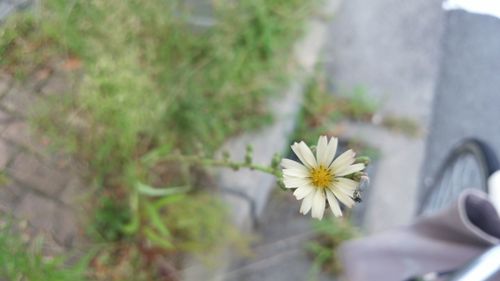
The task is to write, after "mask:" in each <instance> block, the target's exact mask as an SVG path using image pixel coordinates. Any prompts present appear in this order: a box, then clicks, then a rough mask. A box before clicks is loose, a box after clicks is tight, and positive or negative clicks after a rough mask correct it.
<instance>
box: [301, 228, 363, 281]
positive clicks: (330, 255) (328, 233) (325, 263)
mask: <svg viewBox="0 0 500 281" xmlns="http://www.w3.org/2000/svg"><path fill="white" fill-rule="evenodd" d="M313 228H314V232H315V234H316V238H315V240H314V241H312V242H309V243H308V244H307V246H306V247H307V249H308V250H309V252H310V253H311V254H312V255H313V258H314V264H313V268H312V274H313V275H314V274H317V273H318V272H319V271H320V270H324V271H327V272H330V273H335V274H338V273H339V272H341V270H342V267H341V264H340V261H339V259H338V257H337V250H338V247H339V246H340V245H341V244H342V243H343V242H344V241H347V240H350V239H353V238H356V237H357V236H359V231H358V229H357V228H356V227H354V226H353V225H352V224H351V222H350V221H349V220H347V219H337V218H336V219H325V220H321V221H315V222H314V225H313Z"/></svg>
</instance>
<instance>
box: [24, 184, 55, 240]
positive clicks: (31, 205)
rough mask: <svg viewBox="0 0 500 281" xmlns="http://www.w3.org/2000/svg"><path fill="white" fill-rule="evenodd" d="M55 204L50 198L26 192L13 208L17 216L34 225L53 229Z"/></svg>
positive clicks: (44, 228)
mask: <svg viewBox="0 0 500 281" xmlns="http://www.w3.org/2000/svg"><path fill="white" fill-rule="evenodd" d="M57 207H58V206H57V205H56V203H55V202H53V201H52V200H50V199H48V198H45V197H41V196H37V195H35V194H33V193H27V194H26V196H24V197H23V199H22V200H21V202H20V203H19V205H18V206H17V207H16V208H15V210H14V215H15V216H16V217H18V218H22V219H26V220H28V221H29V222H30V223H31V224H32V225H33V226H34V227H36V228H40V229H43V230H45V231H53V230H54V229H55V226H56V220H55V215H56V212H57Z"/></svg>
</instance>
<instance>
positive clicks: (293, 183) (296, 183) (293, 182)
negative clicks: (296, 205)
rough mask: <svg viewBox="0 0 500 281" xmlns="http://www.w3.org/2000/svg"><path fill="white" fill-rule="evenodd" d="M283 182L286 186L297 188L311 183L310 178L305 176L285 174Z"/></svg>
mask: <svg viewBox="0 0 500 281" xmlns="http://www.w3.org/2000/svg"><path fill="white" fill-rule="evenodd" d="M283 183H284V184H285V187H286V188H297V187H301V186H304V185H309V183H310V180H309V179H305V178H297V177H290V176H285V177H283Z"/></svg>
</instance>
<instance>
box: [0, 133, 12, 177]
mask: <svg viewBox="0 0 500 281" xmlns="http://www.w3.org/2000/svg"><path fill="white" fill-rule="evenodd" d="M9 159H10V152H9V147H8V145H7V143H6V142H5V141H3V140H2V139H0V171H2V170H4V169H5V167H6V166H7V163H8V162H9Z"/></svg>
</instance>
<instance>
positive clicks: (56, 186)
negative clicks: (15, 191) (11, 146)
mask: <svg viewBox="0 0 500 281" xmlns="http://www.w3.org/2000/svg"><path fill="white" fill-rule="evenodd" d="M7 171H8V172H9V174H10V175H12V177H14V178H15V179H17V180H18V181H20V182H22V183H24V184H26V185H28V186H29V187H30V188H33V189H36V190H38V191H40V192H42V193H44V194H46V195H48V196H53V195H56V194H58V193H59V192H61V191H62V190H63V189H64V187H65V186H66V184H67V183H68V181H69V175H68V174H67V172H66V171H64V170H62V171H61V170H57V169H54V168H53V167H51V166H48V165H47V163H44V162H42V161H40V160H39V159H38V158H37V157H35V156H33V155H29V154H27V153H21V154H20V155H18V156H17V157H16V159H15V160H14V163H13V165H12V167H9V168H8V169H7Z"/></svg>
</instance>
